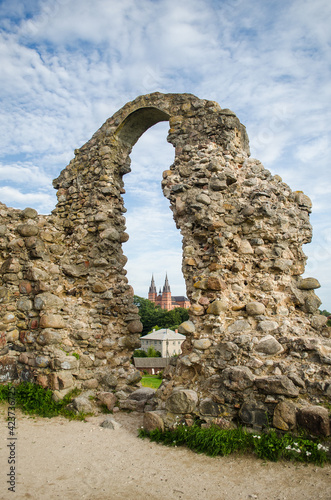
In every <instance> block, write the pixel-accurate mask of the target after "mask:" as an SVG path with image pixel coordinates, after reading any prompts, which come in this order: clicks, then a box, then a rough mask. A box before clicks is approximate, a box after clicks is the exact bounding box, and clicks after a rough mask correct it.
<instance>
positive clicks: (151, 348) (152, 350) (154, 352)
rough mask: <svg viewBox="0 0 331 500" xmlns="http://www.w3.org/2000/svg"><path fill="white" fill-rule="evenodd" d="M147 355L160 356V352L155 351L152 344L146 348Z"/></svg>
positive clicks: (149, 356) (151, 356)
mask: <svg viewBox="0 0 331 500" xmlns="http://www.w3.org/2000/svg"><path fill="white" fill-rule="evenodd" d="M147 357H148V358H160V357H161V353H160V351H157V350H156V349H154V347H153V346H151V347H149V348H148V350H147Z"/></svg>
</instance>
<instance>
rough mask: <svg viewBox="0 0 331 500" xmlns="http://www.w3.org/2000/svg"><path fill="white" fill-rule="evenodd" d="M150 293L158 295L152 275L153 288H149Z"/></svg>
mask: <svg viewBox="0 0 331 500" xmlns="http://www.w3.org/2000/svg"><path fill="white" fill-rule="evenodd" d="M148 293H156V286H155V281H154V275H153V274H152V280H151V286H150V287H149V290H148Z"/></svg>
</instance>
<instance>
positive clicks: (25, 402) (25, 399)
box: [0, 382, 86, 420]
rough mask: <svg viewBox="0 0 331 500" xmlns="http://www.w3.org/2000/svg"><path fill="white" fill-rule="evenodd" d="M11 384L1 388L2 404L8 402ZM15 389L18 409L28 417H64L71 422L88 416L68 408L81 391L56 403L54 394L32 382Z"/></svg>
mask: <svg viewBox="0 0 331 500" xmlns="http://www.w3.org/2000/svg"><path fill="white" fill-rule="evenodd" d="M11 387H13V386H12V385H11V384H8V385H2V386H0V402H6V401H8V397H9V393H10V389H11ZM14 387H15V401H16V407H17V408H20V409H21V410H22V411H23V413H26V414H28V415H39V416H40V417H48V418H51V417H56V416H58V415H62V416H64V417H66V418H69V419H71V420H83V419H84V418H85V416H86V414H83V413H78V414H77V413H75V412H74V411H73V410H70V409H68V408H67V406H68V404H69V403H70V402H71V401H72V399H73V398H74V397H76V396H77V395H78V394H79V392H80V391H79V390H77V389H74V390H73V391H71V392H69V393H68V394H67V395H66V396H65V397H64V398H63V399H62V400H60V401H55V400H54V399H53V392H52V391H51V390H50V389H44V388H43V387H42V386H40V385H37V384H33V383H31V382H22V383H20V384H19V385H17V386H14Z"/></svg>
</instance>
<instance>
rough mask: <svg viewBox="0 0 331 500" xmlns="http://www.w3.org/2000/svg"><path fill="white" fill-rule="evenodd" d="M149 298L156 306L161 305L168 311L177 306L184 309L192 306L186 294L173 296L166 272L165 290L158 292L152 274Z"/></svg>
mask: <svg viewBox="0 0 331 500" xmlns="http://www.w3.org/2000/svg"><path fill="white" fill-rule="evenodd" d="M148 300H150V301H151V302H154V304H155V305H156V306H159V307H161V309H165V310H166V311H171V310H172V309H175V308H176V307H184V309H188V308H189V307H190V302H189V300H188V299H187V298H186V297H184V295H180V296H172V295H171V290H170V285H169V281H168V276H167V274H166V277H165V281H164V285H163V291H161V288H160V291H159V293H158V294H157V291H156V286H155V281H154V276H152V280H151V285H150V287H149V290H148Z"/></svg>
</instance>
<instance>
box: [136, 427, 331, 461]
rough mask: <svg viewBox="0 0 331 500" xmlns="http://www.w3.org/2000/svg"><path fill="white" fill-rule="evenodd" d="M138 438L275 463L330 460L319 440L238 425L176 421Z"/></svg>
mask: <svg viewBox="0 0 331 500" xmlns="http://www.w3.org/2000/svg"><path fill="white" fill-rule="evenodd" d="M139 436H140V437H141V438H145V437H148V438H149V439H150V440H151V441H155V442H157V443H163V444H165V445H168V446H186V447H188V448H189V449H191V450H193V451H195V452H197V453H205V454H206V455H209V456H212V457H215V456H226V455H229V454H231V453H235V452H238V453H253V454H254V455H255V456H257V457H259V458H261V459H263V460H270V461H273V462H276V461H278V460H280V459H283V460H291V461H295V462H307V463H314V464H316V465H323V464H324V463H326V462H330V455H328V451H329V447H328V446H326V445H324V444H321V443H320V442H319V441H317V440H316V441H313V440H311V439H309V438H307V437H297V436H292V435H291V434H283V435H281V434H278V433H277V432H276V431H275V430H270V431H269V432H268V433H263V434H258V433H257V434H252V433H250V432H247V431H246V430H244V429H242V428H240V427H239V428H237V429H230V430H227V429H220V428H219V427H215V426H214V427H209V428H206V429H205V428H201V427H199V426H198V425H193V426H191V427H187V426H185V425H182V424H179V425H178V426H176V424H175V428H174V429H172V430H165V431H160V430H159V429H155V430H153V431H151V432H147V431H145V430H144V429H140V430H139Z"/></svg>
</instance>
